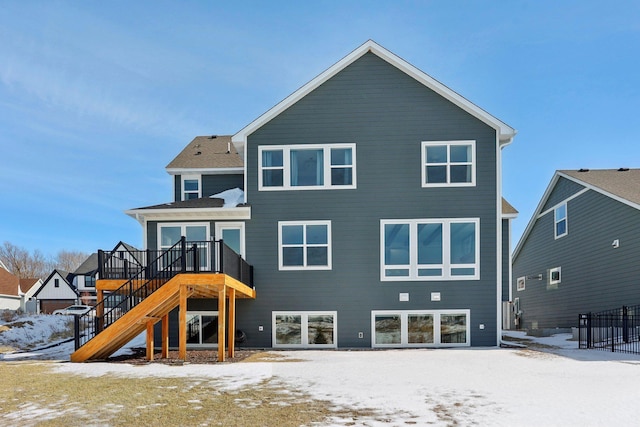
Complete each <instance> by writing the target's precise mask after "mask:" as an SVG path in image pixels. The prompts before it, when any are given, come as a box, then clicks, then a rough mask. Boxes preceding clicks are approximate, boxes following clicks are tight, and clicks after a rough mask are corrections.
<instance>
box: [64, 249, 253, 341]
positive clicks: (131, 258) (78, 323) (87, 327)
mask: <svg viewBox="0 0 640 427" xmlns="http://www.w3.org/2000/svg"><path fill="white" fill-rule="evenodd" d="M178 273H224V274H227V275H228V276H231V277H233V278H234V279H236V280H238V281H240V282H242V283H244V284H245V285H248V286H250V287H253V268H252V267H251V265H249V264H248V263H247V262H246V261H245V260H244V259H243V258H242V257H241V256H240V255H238V254H237V253H236V252H235V251H233V249H231V248H229V246H227V245H226V244H225V243H224V242H223V241H222V240H215V241H202V242H187V241H186V239H185V237H182V238H181V240H180V241H179V242H178V243H176V244H175V245H174V246H172V247H171V248H168V249H166V250H162V251H149V250H147V251H112V252H106V251H98V274H99V277H100V279H117V280H126V282H125V283H124V284H123V285H122V286H120V287H119V288H118V289H117V290H115V291H112V292H111V293H109V294H108V295H106V296H105V297H104V298H103V300H102V301H98V303H97V304H96V305H95V307H94V309H93V310H91V311H90V312H88V313H85V314H84V315H82V316H75V325H74V329H75V330H74V332H75V348H76V350H77V349H78V348H80V347H81V346H82V345H84V344H86V343H87V342H88V341H89V340H91V339H92V338H93V337H95V336H96V335H97V334H98V333H100V332H101V331H103V330H104V329H105V328H106V327H108V326H109V325H111V324H112V323H114V322H115V321H116V320H118V319H119V318H120V317H122V315H124V314H125V313H126V312H128V311H129V310H131V309H132V308H133V307H135V306H136V305H138V304H139V303H140V302H142V301H143V300H144V299H145V298H147V297H148V296H149V295H150V294H151V293H153V292H154V291H156V290H157V289H159V288H160V287H161V286H162V285H163V284H165V283H166V282H167V281H168V280H169V279H171V278H172V277H174V276H175V275H176V274H178Z"/></svg>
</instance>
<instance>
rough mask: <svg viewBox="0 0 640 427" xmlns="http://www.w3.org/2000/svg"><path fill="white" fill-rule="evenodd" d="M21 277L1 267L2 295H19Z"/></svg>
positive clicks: (0, 285) (0, 282)
mask: <svg viewBox="0 0 640 427" xmlns="http://www.w3.org/2000/svg"><path fill="white" fill-rule="evenodd" d="M19 287H20V279H19V278H18V276H15V275H14V274H12V273H10V272H9V271H8V270H5V269H4V268H0V295H11V296H18V295H19V294H18V291H19V290H20V288H19Z"/></svg>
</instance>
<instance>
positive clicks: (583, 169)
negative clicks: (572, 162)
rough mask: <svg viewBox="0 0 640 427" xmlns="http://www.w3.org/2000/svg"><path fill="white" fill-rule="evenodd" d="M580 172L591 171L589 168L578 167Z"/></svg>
mask: <svg viewBox="0 0 640 427" xmlns="http://www.w3.org/2000/svg"><path fill="white" fill-rule="evenodd" d="M578 172H589V169H585V168H580V169H578Z"/></svg>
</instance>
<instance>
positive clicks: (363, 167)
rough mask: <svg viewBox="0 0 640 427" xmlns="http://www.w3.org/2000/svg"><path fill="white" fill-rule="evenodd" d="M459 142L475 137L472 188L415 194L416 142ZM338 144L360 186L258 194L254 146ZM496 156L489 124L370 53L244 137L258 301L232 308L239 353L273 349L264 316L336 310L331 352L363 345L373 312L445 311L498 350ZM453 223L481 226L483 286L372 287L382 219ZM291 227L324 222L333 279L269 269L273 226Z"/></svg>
mask: <svg viewBox="0 0 640 427" xmlns="http://www.w3.org/2000/svg"><path fill="white" fill-rule="evenodd" d="M462 139H471V140H476V141H477V143H476V144H477V145H476V150H477V154H476V155H477V158H478V169H477V186H476V187H472V188H453V189H452V188H446V189H442V188H431V189H428V188H422V187H421V167H422V165H421V141H425V140H462ZM340 142H347V143H355V144H356V153H357V163H356V167H357V189H350V190H312V191H261V192H258V191H257V172H258V159H257V153H258V146H261V145H286V144H320V143H340ZM495 151H496V148H495V131H494V130H493V129H492V128H489V127H488V126H486V125H485V124H483V123H482V122H480V121H478V120H477V119H475V118H474V117H472V116H470V115H468V114H467V113H465V112H463V111H462V110H460V109H459V108H457V107H456V106H454V105H453V104H451V103H449V102H448V101H446V100H445V99H444V98H442V97H440V96H439V95H437V94H435V93H434V92H432V91H431V90H429V89H427V88H425V87H424V86H423V85H421V84H419V83H418V82H416V81H415V80H413V79H412V78H410V77H408V76H407V75H405V74H404V73H402V72H401V71H399V70H397V69H396V68H394V67H392V66H390V65H389V64H387V63H386V62H384V61H382V60H381V59H379V58H378V57H376V56H374V55H373V54H367V55H365V56H363V57H362V58H361V59H359V60H358V61H356V62H355V63H353V64H352V65H350V66H349V67H347V68H346V69H345V70H343V71H342V72H341V73H339V74H338V75H336V76H334V77H333V78H332V79H330V80H329V81H327V82H326V83H324V84H323V85H322V86H320V87H319V88H317V89H316V90H315V91H314V92H312V93H311V94H309V95H307V96H306V97H305V98H303V99H302V100H300V101H299V102H298V103H296V104H295V105H294V106H292V107H290V108H289V109H288V110H286V111H285V112H283V113H282V114H280V115H279V116H278V117H276V118H274V119H273V120H272V121H271V122H269V123H267V124H266V125H264V126H263V127H262V128H260V129H258V130H257V131H256V132H255V133H254V134H252V135H250V136H249V138H248V152H247V176H248V189H247V191H248V197H249V198H248V202H249V204H250V205H251V206H252V219H251V220H250V221H248V222H247V225H246V227H247V228H246V235H247V259H248V261H249V262H250V263H251V264H252V265H253V266H254V269H255V271H254V273H255V284H256V290H257V298H256V300H254V301H240V302H239V303H238V326H239V327H240V328H242V329H245V330H246V331H247V337H248V340H247V345H251V346H270V345H271V312H272V311H280V310H295V311H305V310H326V311H329V310H331V311H333V310H337V312H338V335H339V338H338V339H339V345H340V346H341V347H356V346H365V347H368V346H370V343H371V337H370V333H371V330H370V329H371V310H384V309H402V310H407V309H414V310H426V309H446V308H448V309H452V308H459V309H462V308H470V309H471V317H472V319H471V320H472V326H471V330H472V343H473V344H474V345H495V344H496V342H495V337H496V324H495V323H496V312H495V310H496V299H497V296H496V280H498V275H497V272H496V250H495V247H496V241H495V237H496V173H495ZM456 217H479V218H480V222H481V245H480V246H481V248H480V250H481V280H478V281H465V282H455V281H452V282H381V281H380V219H394V218H406V219H412V218H456ZM292 220H331V227H332V259H333V266H332V269H331V270H330V271H278V246H277V241H278V237H277V236H278V234H277V233H278V227H277V223H278V221H292ZM434 291H437V292H441V294H442V301H441V302H440V303H435V302H431V301H430V293H431V292H434ZM400 292H408V293H409V294H410V301H409V302H399V301H398V294H399V293H400ZM479 323H483V324H485V325H486V329H485V330H483V331H480V330H479V328H478V324H479ZM259 325H262V326H264V332H256V331H258V326H259ZM358 332H364V338H363V339H358V338H357V335H358Z"/></svg>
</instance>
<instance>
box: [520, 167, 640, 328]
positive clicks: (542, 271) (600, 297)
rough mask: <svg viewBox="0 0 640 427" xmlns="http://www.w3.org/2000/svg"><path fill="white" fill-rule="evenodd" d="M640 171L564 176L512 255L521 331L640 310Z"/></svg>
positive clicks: (560, 174) (559, 177)
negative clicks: (587, 315)
mask: <svg viewBox="0 0 640 427" xmlns="http://www.w3.org/2000/svg"><path fill="white" fill-rule="evenodd" d="M639 253H640V169H626V168H621V169H605V170H589V169H580V170H561V171H557V172H556V173H555V175H554V176H553V179H552V180H551V183H550V184H549V186H548V187H547V189H546V191H545V193H544V195H543V196H542V200H541V201H540V203H539V204H538V207H537V208H536V210H535V212H534V214H533V216H532V218H531V220H530V221H529V224H528V225H527V228H526V229H525V232H524V233H523V235H522V238H521V239H520V241H519V242H518V245H517V246H516V249H515V251H514V253H513V284H512V288H513V289H512V296H513V298H514V303H515V308H516V310H517V311H518V312H519V314H520V315H519V318H518V320H519V322H518V325H517V327H519V328H523V329H529V330H536V329H541V330H544V329H549V328H569V327H574V326H577V325H578V316H579V314H581V313H588V312H598V311H603V310H608V309H614V308H619V307H621V306H623V305H637V304H640V288H638V278H639V277H640V263H638V254H639Z"/></svg>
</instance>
